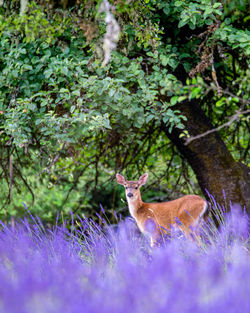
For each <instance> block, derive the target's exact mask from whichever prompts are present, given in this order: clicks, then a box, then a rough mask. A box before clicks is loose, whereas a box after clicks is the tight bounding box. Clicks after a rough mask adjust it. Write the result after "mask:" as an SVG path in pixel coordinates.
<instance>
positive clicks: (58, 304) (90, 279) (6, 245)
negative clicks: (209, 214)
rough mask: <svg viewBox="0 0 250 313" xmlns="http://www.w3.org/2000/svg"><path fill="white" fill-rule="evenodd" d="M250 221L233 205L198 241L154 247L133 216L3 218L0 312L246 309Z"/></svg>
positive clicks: (248, 303)
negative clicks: (60, 221)
mask: <svg viewBox="0 0 250 313" xmlns="http://www.w3.org/2000/svg"><path fill="white" fill-rule="evenodd" d="M103 223H104V226H105V222H103ZM248 226H249V224H248V220H247V218H246V217H245V216H241V215H239V214H238V213H236V212H233V213H232V214H231V215H228V216H226V217H224V218H223V222H222V226H221V228H220V230H216V229H215V228H214V227H213V225H212V224H210V226H209V228H208V229H207V230H206V231H205V233H206V234H205V235H204V236H203V239H202V242H201V244H200V245H197V244H195V243H194V242H191V241H190V240H187V239H185V238H184V237H183V236H180V234H176V235H174V236H173V238H171V239H166V240H165V241H164V242H163V244H162V246H161V247H157V248H153V249H152V248H151V247H150V245H149V242H148V240H147V239H146V238H144V237H142V236H141V235H140V234H139V233H138V231H137V228H136V225H135V224H134V222H133V221H132V220H131V219H127V220H125V221H120V222H119V223H118V225H117V227H116V226H115V227H114V226H108V225H106V226H105V227H100V226H98V225H97V224H95V223H94V222H93V221H92V220H87V219H80V218H79V217H75V218H74V223H72V226H71V227H67V228H66V227H64V226H58V225H57V226H55V227H54V228H53V229H52V230H49V229H46V228H45V227H44V226H43V225H42V223H41V222H39V219H33V221H32V222H28V221H27V220H23V221H20V222H19V223H18V224H15V225H9V226H6V225H5V224H3V223H2V224H1V233H0V312H1V313H61V312H64V313H78V312H109V313H110V312H117V313H119V312H123V313H127V312H141V313H147V312H150V313H152V312H164V313H165V312H169V313H171V312H192V313H194V312H209V313H211V312H216V313H218V312H221V313H223V312H227V313H230V312H241V313H244V312H249V311H250V298H249V295H250V255H249V246H248V244H249V242H248V238H249V233H248Z"/></svg>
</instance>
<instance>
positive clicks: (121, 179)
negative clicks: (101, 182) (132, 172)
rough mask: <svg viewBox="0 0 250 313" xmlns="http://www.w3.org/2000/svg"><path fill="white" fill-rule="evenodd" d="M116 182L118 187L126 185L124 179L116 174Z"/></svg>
mask: <svg viewBox="0 0 250 313" xmlns="http://www.w3.org/2000/svg"><path fill="white" fill-rule="evenodd" d="M116 180H117V182H118V184H120V185H123V186H124V185H125V184H126V179H125V178H124V177H123V176H122V175H121V174H116Z"/></svg>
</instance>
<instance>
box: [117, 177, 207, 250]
mask: <svg viewBox="0 0 250 313" xmlns="http://www.w3.org/2000/svg"><path fill="white" fill-rule="evenodd" d="M116 179H117V182H118V184H121V185H123V186H124V187H125V193H126V198H127V201H128V207H129V212H130V214H131V216H132V217H133V218H134V219H135V220H136V223H137V225H138V227H139V229H140V231H141V232H142V233H144V234H148V235H149V236H150V238H151V245H152V246H154V245H155V244H156V243H157V241H158V240H159V239H160V238H161V236H162V233H163V232H165V230H169V229H170V227H171V226H172V227H174V228H175V227H178V228H180V229H181V230H182V231H183V232H184V234H185V235H186V237H189V238H190V237H191V236H190V235H191V233H192V228H194V227H197V226H199V224H200V222H201V221H202V219H203V216H204V213H205V212H206V210H207V206H208V205H207V202H206V201H205V200H203V199H202V198H201V197H199V196H196V195H186V196H184V197H181V198H179V199H176V200H172V201H168V202H161V203H145V202H143V201H142V198H141V193H140V187H141V186H142V185H144V184H146V182H147V179H148V174H147V173H145V174H143V175H142V176H141V177H140V178H139V180H137V181H127V180H126V179H125V178H124V177H123V176H122V175H120V174H116Z"/></svg>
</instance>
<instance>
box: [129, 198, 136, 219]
mask: <svg viewBox="0 0 250 313" xmlns="http://www.w3.org/2000/svg"><path fill="white" fill-rule="evenodd" d="M136 208H137V207H136V205H135V203H134V201H131V200H130V199H128V209H129V213H130V215H131V216H132V217H133V218H135V211H136Z"/></svg>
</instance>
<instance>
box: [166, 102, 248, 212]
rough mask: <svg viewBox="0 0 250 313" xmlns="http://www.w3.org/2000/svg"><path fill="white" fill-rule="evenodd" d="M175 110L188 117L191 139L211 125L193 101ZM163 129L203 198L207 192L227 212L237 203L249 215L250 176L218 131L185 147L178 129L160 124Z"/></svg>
mask: <svg viewBox="0 0 250 313" xmlns="http://www.w3.org/2000/svg"><path fill="white" fill-rule="evenodd" d="M178 109H179V110H180V111H181V113H182V114H183V115H185V116H186V117H187V121H184V125H185V128H186V130H188V132H189V134H190V136H196V135H199V134H202V133H204V132H205V131H207V130H209V129H212V128H213V126H212V124H211V122H210V120H209V119H208V118H207V117H206V115H205V113H204V112H203V111H202V109H201V108H200V106H199V104H198V103H197V102H196V101H192V102H188V101H187V102H183V103H182V104H179V105H178ZM162 130H163V131H164V132H165V133H166V135H167V136H168V137H169V139H170V140H171V141H172V142H173V143H174V144H175V145H176V146H177V148H178V150H179V151H180V152H181V154H182V155H183V156H184V157H185V158H186V159H187V160H188V163H189V164H190V166H191V167H192V169H193V171H194V172H195V174H196V177H197V180H198V183H199V185H200V187H201V190H202V192H203V193H204V196H205V197H206V198H207V199H208V200H209V197H208V195H207V192H208V193H209V194H211V195H212V196H213V197H214V198H215V200H216V202H217V203H218V204H220V205H225V204H226V205H225V207H226V210H229V209H230V205H229V204H230V203H232V204H240V205H241V207H242V208H246V211H247V213H248V215H249V216H250V173H249V169H248V167H247V166H245V165H244V164H241V163H237V162H236V161H235V160H234V159H233V157H232V155H231V153H230V152H229V150H228V149H227V147H226V145H225V143H224V142H223V140H222V139H221V138H220V136H219V134H218V133H217V132H214V133H211V134H209V135H207V136H205V137H202V138H199V139H196V140H194V141H192V142H191V143H190V144H189V145H185V139H184V138H180V137H179V136H180V134H181V132H182V131H181V130H179V129H177V128H175V129H173V131H172V132H171V133H169V131H168V127H167V126H166V125H165V124H164V123H162ZM224 194H225V197H226V200H225V197H224Z"/></svg>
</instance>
